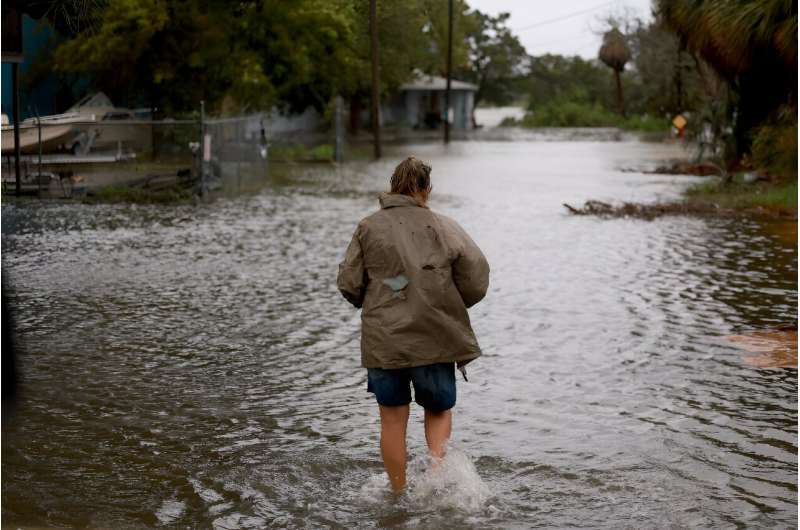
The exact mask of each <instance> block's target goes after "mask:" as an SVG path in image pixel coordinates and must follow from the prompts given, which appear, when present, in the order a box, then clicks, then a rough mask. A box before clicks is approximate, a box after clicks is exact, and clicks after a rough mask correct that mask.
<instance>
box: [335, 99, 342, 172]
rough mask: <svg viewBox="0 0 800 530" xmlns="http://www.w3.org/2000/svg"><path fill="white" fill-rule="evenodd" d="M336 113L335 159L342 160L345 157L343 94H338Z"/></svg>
mask: <svg viewBox="0 0 800 530" xmlns="http://www.w3.org/2000/svg"><path fill="white" fill-rule="evenodd" d="M334 101H335V103H334V105H335V110H334V112H335V114H334V128H335V129H336V142H335V144H334V145H335V147H334V160H336V162H341V161H342V159H343V158H344V152H343V148H344V145H343V144H344V138H342V135H343V130H342V96H339V95H337V96H336V98H335V100H334Z"/></svg>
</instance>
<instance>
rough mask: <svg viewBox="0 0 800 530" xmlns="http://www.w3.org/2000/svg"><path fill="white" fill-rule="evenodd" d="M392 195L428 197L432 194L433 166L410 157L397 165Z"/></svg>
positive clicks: (392, 181) (393, 176) (393, 174)
mask: <svg viewBox="0 0 800 530" xmlns="http://www.w3.org/2000/svg"><path fill="white" fill-rule="evenodd" d="M391 183H392V193H402V194H403V195H418V194H423V195H427V194H428V193H430V192H431V189H432V187H431V166H429V165H428V164H426V163H425V162H423V161H422V160H420V159H419V158H416V157H413V156H410V157H408V158H406V159H405V160H403V161H402V162H400V163H399V164H397V167H396V168H394V173H392V180H391Z"/></svg>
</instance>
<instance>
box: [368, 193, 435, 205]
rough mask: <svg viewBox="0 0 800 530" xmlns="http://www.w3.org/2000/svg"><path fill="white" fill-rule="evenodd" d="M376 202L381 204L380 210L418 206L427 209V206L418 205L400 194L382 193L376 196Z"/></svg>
mask: <svg viewBox="0 0 800 530" xmlns="http://www.w3.org/2000/svg"><path fill="white" fill-rule="evenodd" d="M378 201H379V202H380V203H381V208H397V207H400V206H418V207H420V208H427V206H425V205H424V204H422V203H420V202H419V201H418V200H417V199H415V198H414V197H411V196H409V195H403V194H402V193H386V192H383V193H381V194H380V195H378Z"/></svg>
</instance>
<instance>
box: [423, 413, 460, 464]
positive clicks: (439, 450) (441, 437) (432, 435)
mask: <svg viewBox="0 0 800 530" xmlns="http://www.w3.org/2000/svg"><path fill="white" fill-rule="evenodd" d="M452 425H453V412H452V409H450V410H445V411H443V412H433V411H431V410H427V409H426V410H425V441H426V442H428V450H429V451H430V453H431V456H432V457H434V458H438V459H441V458H444V452H445V449H444V447H445V444H446V443H447V440H449V439H450V430H451V429H452Z"/></svg>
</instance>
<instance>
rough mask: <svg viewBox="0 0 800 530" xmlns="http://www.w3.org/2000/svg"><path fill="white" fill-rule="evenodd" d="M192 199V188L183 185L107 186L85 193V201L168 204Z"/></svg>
mask: <svg viewBox="0 0 800 530" xmlns="http://www.w3.org/2000/svg"><path fill="white" fill-rule="evenodd" d="M193 199H194V193H193V192H192V190H190V189H187V188H184V187H177V186H176V187H170V188H165V189H160V190H148V189H143V188H131V187H125V186H108V187H105V188H100V189H98V190H94V191H92V192H91V194H90V195H87V196H86V197H85V198H84V199H83V202H85V203H120V202H127V203H135V204H169V203H182V202H190V201H191V200H193Z"/></svg>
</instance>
